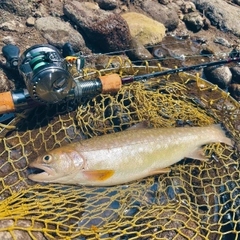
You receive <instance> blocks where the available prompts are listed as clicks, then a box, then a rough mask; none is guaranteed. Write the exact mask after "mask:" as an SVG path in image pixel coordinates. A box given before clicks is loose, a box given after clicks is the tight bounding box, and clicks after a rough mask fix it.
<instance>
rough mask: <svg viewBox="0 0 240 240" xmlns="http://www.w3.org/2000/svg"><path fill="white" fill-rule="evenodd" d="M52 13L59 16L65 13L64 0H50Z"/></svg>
mask: <svg viewBox="0 0 240 240" xmlns="http://www.w3.org/2000/svg"><path fill="white" fill-rule="evenodd" d="M49 4H50V15H52V16H53V17H59V16H62V15H63V1H59V0H51V1H50V3H49Z"/></svg>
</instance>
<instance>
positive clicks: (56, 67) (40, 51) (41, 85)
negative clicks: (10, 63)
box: [18, 44, 73, 103]
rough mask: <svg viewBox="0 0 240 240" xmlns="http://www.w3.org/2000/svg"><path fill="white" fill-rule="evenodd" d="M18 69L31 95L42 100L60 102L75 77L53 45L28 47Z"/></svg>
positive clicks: (67, 92)
mask: <svg viewBox="0 0 240 240" xmlns="http://www.w3.org/2000/svg"><path fill="white" fill-rule="evenodd" d="M18 69H19V72H20V74H21V75H22V76H23V78H24V81H25V84H26V86H27V89H28V91H29V94H30V96H31V97H32V98H33V99H35V100H38V101H40V102H45V103H56V102H60V101H61V100H63V99H65V98H66V97H67V96H68V95H69V92H70V90H71V89H72V87H73V78H72V76H71V75H70V73H69V72H68V70H67V66H66V64H65V62H64V60H63V58H62V57H61V55H60V53H59V51H58V50H57V49H56V48H55V47H53V46H51V45H47V44H40V45H35V46H33V47H31V48H29V49H27V50H26V51H25V52H24V53H23V54H22V55H21V57H20V59H19V63H18Z"/></svg>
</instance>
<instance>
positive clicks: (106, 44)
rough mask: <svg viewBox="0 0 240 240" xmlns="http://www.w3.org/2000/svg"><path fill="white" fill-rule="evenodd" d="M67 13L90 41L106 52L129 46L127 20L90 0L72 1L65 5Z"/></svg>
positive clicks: (129, 38)
mask: <svg viewBox="0 0 240 240" xmlns="http://www.w3.org/2000/svg"><path fill="white" fill-rule="evenodd" d="M64 13H65V15H66V16H67V17H68V18H69V19H71V20H72V21H73V22H75V23H76V24H77V26H78V27H80V28H81V29H82V30H83V32H84V33H85V34H86V36H87V37H88V39H89V41H90V42H92V43H93V44H95V45H96V46H98V47H99V48H101V49H102V51H104V52H112V51H119V50H124V49H128V48H129V44H130V40H131V36H130V30H129V27H128V25H127V22H126V21H125V20H124V19H123V18H122V17H121V16H120V15H117V14H115V13H112V12H108V11H104V10H102V9H100V8H99V7H98V5H96V4H94V3H90V2H77V1H72V2H69V3H67V4H65V5H64Z"/></svg>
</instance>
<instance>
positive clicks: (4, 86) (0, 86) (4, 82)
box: [0, 70, 10, 239]
mask: <svg viewBox="0 0 240 240" xmlns="http://www.w3.org/2000/svg"><path fill="white" fill-rule="evenodd" d="M9 89H10V86H9V81H8V78H7V76H6V75H5V74H4V72H3V71H2V70H0V90H1V92H5V91H9ZM0 239H1V238H0Z"/></svg>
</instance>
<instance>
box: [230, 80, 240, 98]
mask: <svg viewBox="0 0 240 240" xmlns="http://www.w3.org/2000/svg"><path fill="white" fill-rule="evenodd" d="M228 91H229V92H230V94H231V95H232V96H233V97H234V98H235V99H236V100H237V101H239V102H240V84H237V83H234V84H230V86H229V88H228Z"/></svg>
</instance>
